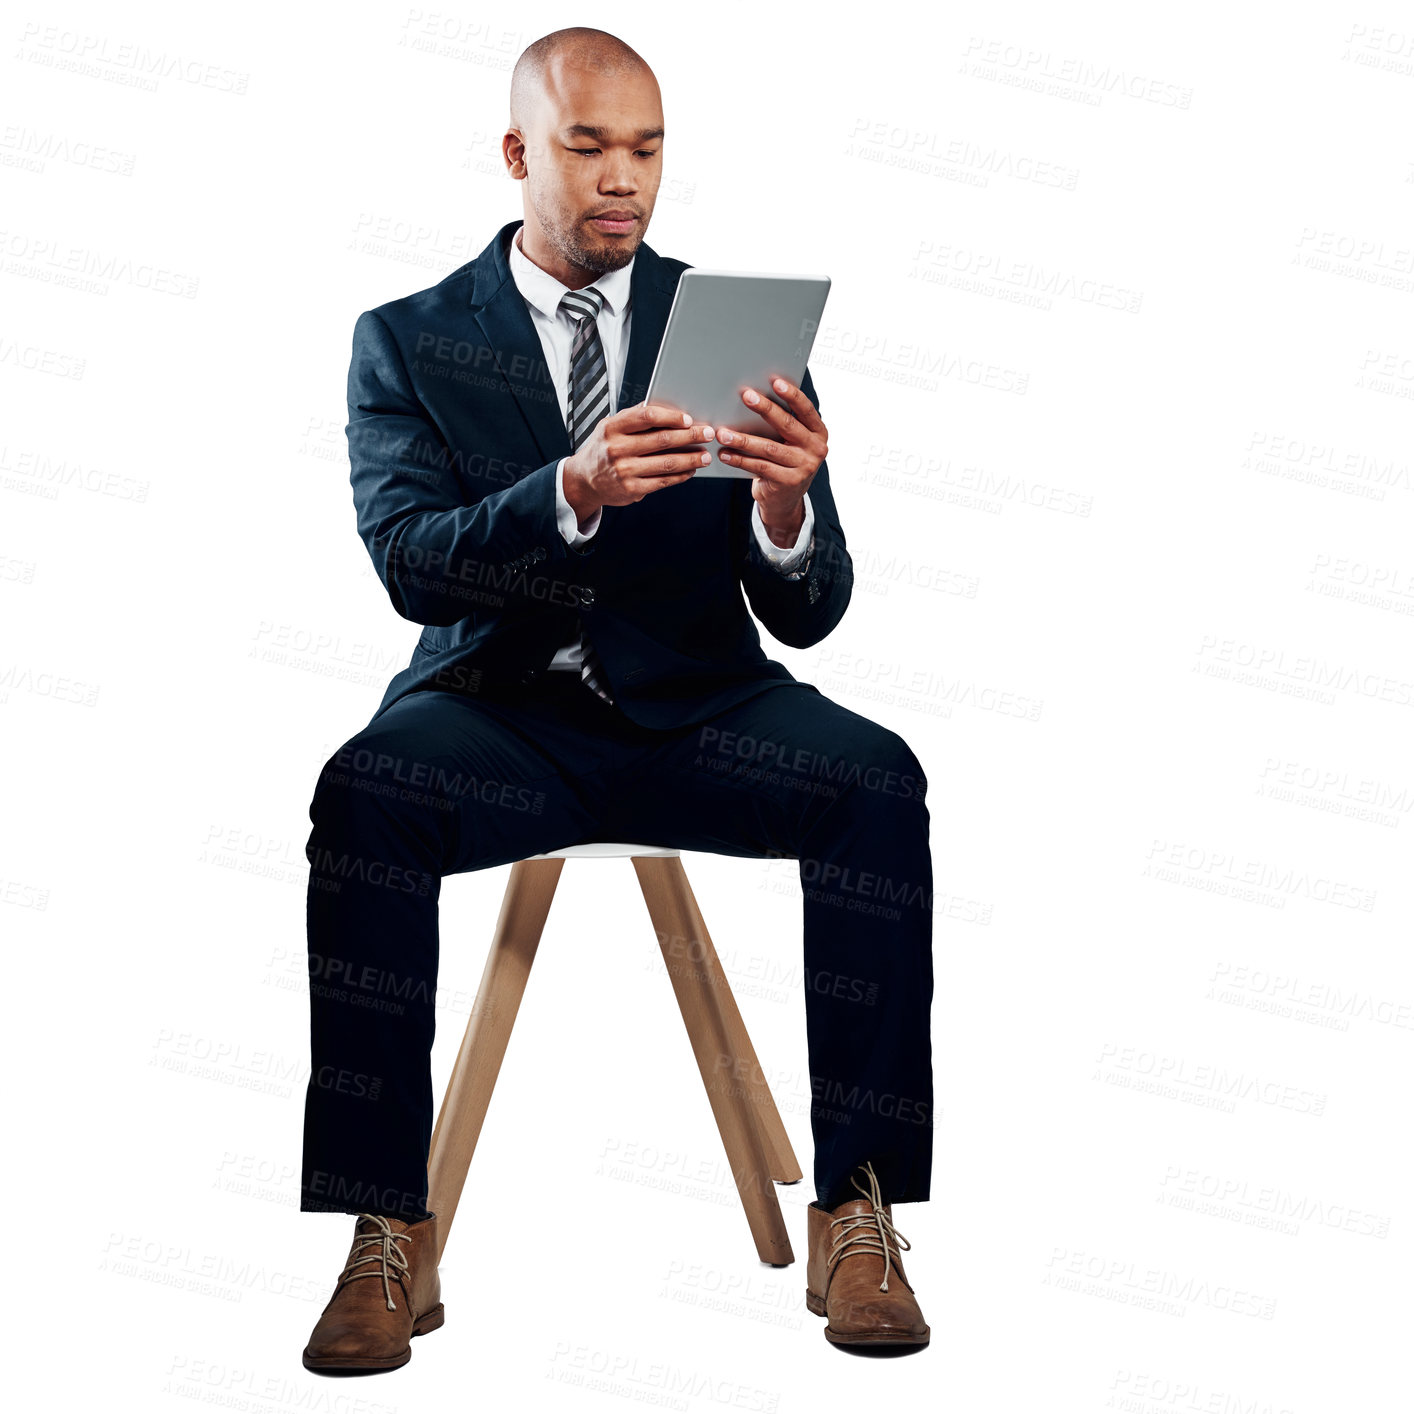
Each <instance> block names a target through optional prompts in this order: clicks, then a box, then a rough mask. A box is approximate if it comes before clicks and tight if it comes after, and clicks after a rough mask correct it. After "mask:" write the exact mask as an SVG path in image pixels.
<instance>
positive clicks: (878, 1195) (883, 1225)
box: [828, 1163, 910, 1291]
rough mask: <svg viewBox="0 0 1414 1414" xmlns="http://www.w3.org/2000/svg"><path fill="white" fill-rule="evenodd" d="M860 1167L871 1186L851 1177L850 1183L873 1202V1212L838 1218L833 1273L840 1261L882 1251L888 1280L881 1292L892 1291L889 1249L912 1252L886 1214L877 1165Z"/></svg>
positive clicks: (833, 1249)
mask: <svg viewBox="0 0 1414 1414" xmlns="http://www.w3.org/2000/svg"><path fill="white" fill-rule="evenodd" d="M860 1168H862V1169H863V1170H864V1172H865V1173H866V1174H868V1176H869V1187H868V1188H860V1187H859V1180H858V1179H857V1178H855V1177H854V1175H853V1174H851V1175H850V1179H849V1181H850V1182H851V1183H852V1184H853V1185H854V1186H855V1187H856V1188H858V1189H859V1191H860V1192H861V1193H862V1194H864V1196H865V1197H866V1198H867V1199H868V1200H869V1205H870V1207H872V1208H873V1210H874V1211H873V1212H872V1213H849V1214H846V1215H845V1216H844V1217H842V1218H836V1219H835V1220H834V1221H833V1222H832V1223H831V1224H830V1226H831V1227H839V1228H840V1229H841V1231H840V1235H839V1236H838V1237H837V1238H836V1239H835V1245H834V1246H833V1247H832V1248H831V1249H830V1255H829V1258H828V1262H829V1266H830V1269H831V1270H832V1271H833V1270H834V1267H835V1265H836V1263H837V1262H840V1261H843V1260H844V1258H845V1257H847V1256H850V1255H852V1254H853V1253H856V1252H882V1253H883V1256H884V1279H883V1281H881V1282H880V1283H879V1290H880V1291H887V1290H888V1289H889V1266H890V1261H889V1247H890V1245H891V1244H894V1251H895V1253H898V1251H899V1249H900V1248H902V1250H903V1251H904V1252H907V1251H908V1250H909V1246H910V1244H909V1241H908V1239H907V1238H906V1237H905V1236H904V1235H903V1234H902V1233H901V1232H900V1231H899V1230H898V1229H897V1228H896V1227H895V1226H894V1224H893V1219H891V1218H890V1217H889V1215H888V1214H887V1213H886V1212H885V1211H884V1195H883V1193H882V1191H881V1190H880V1188H879V1180H878V1178H877V1177H875V1174H874V1166H873V1165H872V1164H867V1163H865V1164H861V1165H860Z"/></svg>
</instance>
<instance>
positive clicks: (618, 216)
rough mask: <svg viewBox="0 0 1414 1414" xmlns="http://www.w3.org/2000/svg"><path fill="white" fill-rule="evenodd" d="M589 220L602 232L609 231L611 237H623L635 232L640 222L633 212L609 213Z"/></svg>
mask: <svg viewBox="0 0 1414 1414" xmlns="http://www.w3.org/2000/svg"><path fill="white" fill-rule="evenodd" d="M589 219H590V220H591V221H592V222H593V223H594V225H596V226H597V227H598V228H599V229H600V230H601V231H607V232H608V233H609V234H611V235H613V234H618V235H623V234H624V233H625V232H627V231H631V230H633V228H634V226H635V224H636V223H637V221H638V217H637V216H635V215H634V214H633V212H631V211H608V212H605V213H604V214H603V215H602V216H591V217H590V218H589Z"/></svg>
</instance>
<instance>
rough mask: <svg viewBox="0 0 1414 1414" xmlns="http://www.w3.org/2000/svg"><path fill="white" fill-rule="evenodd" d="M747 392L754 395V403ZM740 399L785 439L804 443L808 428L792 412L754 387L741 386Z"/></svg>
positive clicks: (800, 443)
mask: <svg viewBox="0 0 1414 1414" xmlns="http://www.w3.org/2000/svg"><path fill="white" fill-rule="evenodd" d="M748 393H754V394H755V395H756V401H755V402H754V403H753V402H751V401H750V399H748V397H747V396H746V395H747V394H748ZM741 400H742V402H743V403H745V404H746V406H747V407H749V408H750V409H751V411H752V412H754V413H756V414H757V415H758V416H759V417H764V418H765V419H766V421H767V422H769V423H770V424H771V426H772V427H774V428H776V429H777V430H778V431H779V432H780V434H781V436H782V438H783V439H784V440H785V441H787V442H795V443H797V444H799V445H803V444H804V442H805V439H806V437H807V435H808V434H809V431H810V429H809V428H807V427H806V426H805V424H804V423H803V422H802V421H801V420H800V419H799V418H798V417H796V416H795V414H794V413H791V412H787V411H786V410H785V408H783V407H782V406H781V405H780V404H779V403H776V402H773V401H772V400H771V399H770V398H768V397H767V396H766V395H765V394H764V393H763V392H761V391H760V390H759V389H756V388H743V389H742V392H741ZM817 421H818V419H817ZM820 425H821V426H822V427H823V426H824V424H823V423H821V424H820Z"/></svg>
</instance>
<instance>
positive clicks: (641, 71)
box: [511, 25, 657, 134]
mask: <svg viewBox="0 0 1414 1414" xmlns="http://www.w3.org/2000/svg"><path fill="white" fill-rule="evenodd" d="M570 69H572V70H574V71H575V72H576V73H577V74H581V75H584V76H586V77H589V78H592V79H593V80H594V81H595V82H596V83H599V84H612V83H615V82H619V81H622V80H624V79H627V78H642V77H647V78H650V79H652V77H653V71H652V69H650V68H649V67H648V65H647V63H646V62H645V61H644V59H643V57H642V56H641V55H640V54H639V53H638V52H637V51H636V50H634V49H630V48H629V46H628V45H627V44H625V43H624V42H623V40H621V39H620V38H618V36H617V35H612V34H609V33H607V32H606V31H604V30H602V29H586V28H584V27H583V26H582V25H581V26H576V27H574V28H573V29H557V30H556V31H555V32H554V33H553V34H547V35H545V36H543V37H542V38H540V39H537V40H536V41H535V43H534V44H532V45H530V46H529V47H528V48H527V49H526V50H525V52H524V53H523V54H522V55H521V56H520V58H519V59H517V60H516V66H515V68H514V69H512V70H511V127H513V128H520V129H521V131H522V132H524V133H527V134H529V133H530V132H532V131H533V130H534V129H535V127H536V125H537V123H538V122H539V120H540V119H541V117H542V116H543V113H544V99H545V95H546V94H547V92H551V91H553V90H555V89H559V88H561V87H563V80H564V75H565V71H566V70H570ZM656 82H657V81H656V80H654V84H655V86H656Z"/></svg>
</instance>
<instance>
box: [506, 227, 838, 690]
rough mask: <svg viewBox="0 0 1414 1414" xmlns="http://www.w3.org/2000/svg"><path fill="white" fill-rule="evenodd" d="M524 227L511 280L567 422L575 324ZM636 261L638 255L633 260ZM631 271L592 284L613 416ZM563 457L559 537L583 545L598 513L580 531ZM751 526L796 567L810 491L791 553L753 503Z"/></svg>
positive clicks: (777, 559) (573, 658)
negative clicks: (528, 248) (530, 249)
mask: <svg viewBox="0 0 1414 1414" xmlns="http://www.w3.org/2000/svg"><path fill="white" fill-rule="evenodd" d="M523 229H524V228H523V227H517V228H516V231H515V235H514V237H513V238H512V240H511V252H510V264H511V276H512V278H513V279H514V280H515V282H516V288H517V289H518V290H519V291H520V293H521V295H522V297H523V298H524V300H525V303H526V307H527V308H528V309H529V310H530V317H531V321H532V322H533V323H534V325H535V330H536V333H538V334H539V335H540V343H541V345H542V346H543V347H544V350H545V360H546V362H547V363H548V364H549V366H550V374H551V377H552V378H553V379H554V380H555V391H556V392H557V393H558V394H559V399H560V416H561V417H562V418H564V419H566V421H568V418H569V399H570V390H569V382H570V352H571V350H572V349H573V347H574V328H575V321H574V319H573V318H571V316H570V313H569V311H568V310H565V309H561V308H560V301H561V300H562V299H563V298H564V297H565V295H567V294H568V293H569V286H568V285H562V284H561V283H560V282H559V281H558V280H557V279H556V278H555V277H554V276H553V275H551V274H550V273H549V272H548V271H545V270H542V269H541V268H540V267H539V266H538V265H537V264H535V262H534V261H533V260H531V259H530V257H529V256H528V255H526V253H525V252H524V251H523V250H522V249H521V248H520V235H521V231H522V230H523ZM634 259H635V260H636V259H637V256H635V257H634ZM632 273H633V261H632V260H630V261H629V263H628V264H627V265H625V266H623V267H622V268H621V269H619V270H610V271H608V272H607V273H606V274H603V275H600V276H599V277H598V278H597V279H596V280H595V281H594V282H593V283H594V288H595V289H596V290H598V291H599V293H600V294H601V295H603V297H604V307H603V309H601V310H600V312H599V317H598V318H597V319H596V320H595V323H596V324H597V325H598V326H599V342H600V343H601V344H603V346H604V361H605V364H606V365H607V369H608V375H609V411H608V413H606V414H605V416H612V414H614V413H616V412H617V411H618V398H619V384H620V383H621V382H622V381H623V372H624V359H625V358H626V357H627V355H628V339H629V325H630V323H631V322H632V318H633V310H632V308H631V303H632V302H631V300H630V298H629V281H630V278H631V276H632ZM568 460H569V458H568V457H561V458H560V464H559V466H558V468H557V469H556V475H555V507H556V516H555V519H556V523H557V524H558V526H559V529H560V534H561V535H562V536H563V537H564V539H565V543H566V544H568V545H583V544H584V543H585V541H587V540H589V539H590V538H592V536H593V535H594V532H595V531H597V530H598V529H599V520H600V512H599V510H597V509H596V510H595V512H594V514H593V516H591V517H590V519H589V521H588V522H587V523H586V525H585V527H584V528H583V529H581V528H580V525H579V520H578V517H577V516H576V515H575V513H574V507H573V506H571V505H570V503H569V501H568V500H567V499H566V498H565V462H567V461H568ZM751 527H752V529H753V530H754V531H755V533H756V542H757V544H758V545H759V546H760V547H761V552H762V554H763V555H764V556H765V557H766V559H767V560H769V561H770V562H771V564H773V565H774V566H775V567H776V568H777V569H778V570H780V571H781V573H782V574H786V573H788V572H789V571H790V570H792V569H794V568H795V566H796V565H797V564H799V563H800V561H801V560H803V559H804V558H805V552H806V550H807V549H808V548H809V546H810V534H811V532H812V531H813V530H814V528H815V512H814V511H813V510H812V509H811V506H810V493H809V492H806V495H805V520H804V523H803V524H802V525H801V527H800V534H799V535H797V536H796V541H795V544H794V545H793V546H791V547H790V548H789V549H782V548H781V547H780V546H779V545H777V544H775V543H773V541H772V540H771V537H770V536H769V535H768V534H767V533H766V526H765V523H764V522H763V521H762V519H761V507H760V506H758V505H757V504H756V503H755V502H754V501H753V502H752V507H751ZM580 662H581V655H580V641H579V638H578V636H576V637H575V638H574V639H573V640H572V641H571V642H569V643H566V644H565V645H564V646H563V647H562V648H559V649H557V650H556V652H555V656H554V657H553V658H552V659H551V660H550V667H551V668H572V669H573V670H574V671H575V672H579V671H580Z"/></svg>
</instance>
